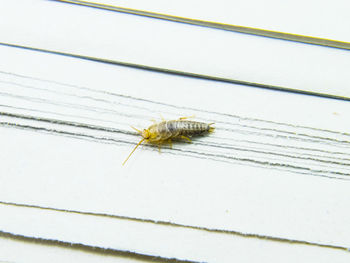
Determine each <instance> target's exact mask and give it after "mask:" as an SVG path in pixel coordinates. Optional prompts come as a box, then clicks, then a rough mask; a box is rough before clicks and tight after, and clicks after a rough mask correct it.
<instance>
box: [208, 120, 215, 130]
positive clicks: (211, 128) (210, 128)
mask: <svg viewBox="0 0 350 263" xmlns="http://www.w3.org/2000/svg"><path fill="white" fill-rule="evenodd" d="M213 124H215V123H214V122H212V123H209V124H208V125H209V132H213V131H214V130H215V127H211V126H210V125H213Z"/></svg>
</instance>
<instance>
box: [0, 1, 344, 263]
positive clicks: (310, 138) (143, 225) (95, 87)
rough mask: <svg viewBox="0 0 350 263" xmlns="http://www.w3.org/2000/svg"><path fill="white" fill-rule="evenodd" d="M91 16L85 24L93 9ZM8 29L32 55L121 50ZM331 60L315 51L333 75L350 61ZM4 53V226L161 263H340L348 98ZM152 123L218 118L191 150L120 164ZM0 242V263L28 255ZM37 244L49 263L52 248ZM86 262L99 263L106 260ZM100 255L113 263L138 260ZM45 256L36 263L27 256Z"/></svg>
mask: <svg viewBox="0 0 350 263" xmlns="http://www.w3.org/2000/svg"><path fill="white" fill-rule="evenodd" d="M9 3H10V2H9ZM31 3H35V5H37V7H38V8H37V9H32V10H37V12H39V13H40V12H44V11H45V12H47V14H46V15H48V14H49V13H50V11H49V10H51V9H50V8H48V6H51V5H52V7H53V6H55V5H56V4H55V3H50V2H40V1H32V2H31ZM23 4H24V5H25V4H27V2H25V3H24V2H23ZM9 5H13V4H12V2H11V3H10V4H9ZM39 7H40V8H39ZM57 8H58V9H56V6H55V12H54V13H52V14H51V15H52V16H51V18H52V20H55V19H54V17H57V16H59V14H60V12H62V10H66V11H67V13H66V15H67V17H66V18H67V20H65V21H66V22H67V21H69V16H70V15H72V16H74V14H76V10H77V9H76V8H73V7H69V8H67V7H63V6H62V4H60V5H59V7H58V6H57ZM61 8H62V9H61ZM66 8H67V9H66ZM56 10H58V11H57V13H56ZM59 10H60V11H59ZM79 10H85V9H79ZM88 10H89V11H87V12H88V13H89V15H87V16H86V18H87V17H90V18H91V17H93V16H94V14H95V15H96V14H98V13H99V12H97V11H93V10H91V9H88ZM33 12H36V11H33ZM82 12H83V13H82V17H84V12H85V11H82ZM33 14H34V13H31V15H30V16H32V15H33ZM41 15H42V14H41ZM108 16H109V15H106V17H108ZM1 17H3V16H1ZM38 17H40V15H38ZM11 19H12V18H11ZM103 19H105V16H104V15H103ZM128 19H129V18H128ZM38 20H40V18H39V19H38ZM9 21H10V20H9ZM11 21H12V22H11V24H8V25H6V26H4V25H3V28H5V29H6V30H4V32H5V33H4V35H3V36H4V39H5V38H7V41H10V40H11V41H14V40H16V41H18V43H21V44H28V43H29V42H30V43H31V44H33V45H34V46H35V47H38V46H40V45H41V44H43V46H45V47H51V45H52V47H53V46H55V45H56V47H60V44H62V45H64V46H66V47H67V48H70V47H72V46H73V47H74V46H75V47H79V48H81V50H83V49H84V48H86V49H85V51H87V52H88V53H89V54H93V52H97V51H98V52H106V53H105V54H106V56H107V55H108V56H109V55H110V54H112V53H110V52H111V50H113V52H115V54H116V55H118V56H119V52H117V51H118V48H115V49H112V48H110V49H106V50H104V46H103V44H101V42H99V43H98V41H96V42H95V44H92V45H91V43H88V42H84V39H81V38H79V37H77V38H75V40H78V42H75V40H74V36H69V37H67V38H65V39H60V38H61V37H62V35H61V33H58V32H62V31H61V30H63V29H64V28H65V30H69V29H68V28H67V27H62V28H60V25H57V27H55V28H54V29H55V30H56V29H57V31H55V30H52V32H44V33H43V32H42V31H40V33H39V31H38V33H36V32H34V31H35V30H34V31H31V30H32V29H33V28H35V27H34V24H35V23H34V24H31V23H32V22H33V21H35V19H32V18H31V19H28V24H31V25H30V26H28V27H27V29H28V30H29V29H30V30H29V31H25V30H27V29H23V30H24V31H22V32H26V33H23V34H17V33H16V32H17V31H16V30H13V31H12V34H10V32H11V30H10V29H14V28H16V27H17V24H16V23H15V22H14V21H15V20H11ZM130 21H131V20H130ZM85 22H86V21H85ZM124 22H125V21H124ZM48 23H49V22H48ZM68 23H69V22H67V24H68ZM124 25H125V24H124ZM45 26H47V25H43V27H45ZM106 27H107V26H106ZM51 29H53V28H51ZM83 31H84V30H83ZM18 32H19V31H18ZM67 32H69V31H66V34H68V33H67ZM71 32H74V30H72V31H71ZM55 33H56V35H55ZM40 35H41V36H46V38H42V37H40ZM53 35H55V38H51V37H50V36H53ZM23 36H26V37H23ZM38 36H39V37H38ZM56 37H57V38H56ZM97 38H98V37H97V36H95V37H94V39H97ZM113 39H114V38H113ZM68 40H69V41H68ZM85 40H86V39H85ZM124 40H125V39H124ZM1 41H3V40H1ZM26 41H27V42H26ZM60 41H61V42H60ZM82 42H84V43H82ZM277 42H280V41H277ZM112 43H114V42H110V43H109V44H110V45H111V44H112ZM125 43H129V44H130V45H129V46H127V45H126V46H124V47H123V52H124V53H125V54H127V53H128V52H129V55H130V54H132V53H133V52H135V49H133V46H132V45H131V42H129V40H128V41H126V42H125ZM142 43H143V42H142ZM150 43H151V42H150ZM282 43H284V42H282ZM77 44H80V46H79V45H77ZM94 45H95V46H94ZM97 45H100V46H99V48H97ZM293 45H299V44H295V43H293ZM291 46H292V45H291ZM317 49H318V47H317ZM75 50H78V49H75ZM174 50H175V49H174ZM322 50H323V51H324V50H326V51H325V52H330V53H332V52H335V53H333V54H336V53H337V52H340V51H334V50H333V49H325V48H322ZM323 51H322V52H323ZM90 52H91V53H90ZM178 52H180V50H178ZM175 53H176V51H174V54H175ZM330 53H329V54H328V55H326V56H325V57H332V59H334V61H335V62H339V63H338V64H337V63H335V64H334V65H332V66H331V68H332V69H333V70H334V69H335V68H334V66H335V65H337V67H338V65H342V66H346V65H347V64H346V63H347V61H346V60H345V59H344V58H346V57H344V56H342V57H341V58H340V57H337V55H335V56H333V55H331V54H330ZM95 54H97V53H95ZM113 54H114V53H113ZM133 54H136V53H133ZM337 54H338V55H340V53H337ZM344 54H345V53H344ZM147 55H149V54H147V52H144V55H141V53H139V54H138V55H137V56H135V57H134V58H135V62H138V63H144V62H142V61H141V60H142V59H144V57H145V56H147ZM0 57H1V58H2V59H1V60H0V112H1V115H0V124H1V127H0V145H2V150H1V151H0V160H1V165H0V182H1V184H0V210H1V212H0V213H1V215H5V216H2V219H0V231H2V232H1V233H11V234H12V235H18V236H28V237H29V238H30V237H32V238H44V239H50V240H59V241H62V242H66V243H79V244H83V245H86V246H88V247H102V248H106V247H108V248H110V249H112V250H116V251H131V252H132V253H135V254H139V255H151V256H152V255H153V256H160V257H161V258H160V259H158V260H159V261H160V262H163V261H164V260H165V259H166V258H175V259H177V260H190V261H194V262H203V261H205V262H232V258H233V257H236V259H237V260H240V261H242V262H245V261H246V262H256V261H258V260H259V261H266V262H267V261H268V262H271V261H275V262H277V261H281V260H283V261H286V260H289V262H292V261H293V262H295V261H296V260H301V259H302V258H305V257H307V258H308V259H310V261H311V262H329V260H331V259H333V260H334V261H336V262H346V261H348V259H349V257H350V254H349V253H348V252H347V251H346V250H345V249H348V248H349V247H350V239H349V237H350V227H349V225H350V212H349V209H348V207H349V205H350V201H349V200H350V191H349V187H350V185H349V184H350V182H349V175H350V172H349V168H348V167H349V163H350V147H349V141H350V134H349V127H350V121H349V118H348V116H347V115H348V112H349V111H350V104H349V102H346V101H338V100H330V99H324V98H317V97H311V96H305V95H296V94H288V93H282V92H276V91H269V90H262V89H256V88H249V87H246V86H240V85H232V84H225V83H219V82H213V81H206V80H199V79H194V78H185V77H180V76H171V75H166V74H161V73H155V72H148V71H145V70H137V69H132V68H126V67H120V66H112V65H106V64H100V63H96V62H88V61H83V60H79V59H74V58H67V57H62V56H57V55H50V54H43V53H39V52H33V51H28V50H20V49H15V48H10V47H4V46H0ZM109 58H110V57H109ZM126 58H128V59H129V58H132V56H129V57H126ZM185 58H186V59H188V60H186V61H187V63H188V64H187V65H189V67H196V66H197V65H200V63H199V62H198V61H197V60H192V59H193V57H189V56H185ZM157 59H159V61H161V60H162V61H166V59H164V58H162V55H161V53H159V54H158V55H157V56H154V61H157ZM257 60H258V59H257ZM149 61H151V60H149ZM179 61H180V60H179ZM305 61H306V60H305ZM177 63H178V62H177ZM280 63H281V64H283V66H284V67H286V68H290V69H291V70H294V69H295V68H293V64H288V63H285V62H282V60H281V61H280ZM312 63H314V62H312ZM342 63H345V64H342ZM288 65H289V66H288ZM310 65H311V64H308V66H310ZM324 65H326V63H325V64H324ZM323 70H324V69H323ZM337 70H338V68H337ZM339 70H340V71H339V76H340V77H339V78H338V79H337V82H334V83H336V84H337V85H338V84H341V85H338V87H342V88H339V89H338V91H339V90H340V91H341V92H345V93H346V92H347V89H346V88H344V87H346V85H345V84H346V78H347V76H345V75H342V74H343V73H344V72H345V70H346V69H344V68H342V67H339ZM321 71H322V70H321ZM218 72H221V71H220V70H219V71H218ZM266 72H267V71H266ZM266 72H265V71H263V72H260V73H261V75H265V73H266ZM322 72H323V71H322ZM246 73H247V72H246ZM247 74H248V73H247ZM315 74H316V73H315ZM318 74H319V73H318ZM247 76H248V75H247ZM249 76H252V75H249ZM288 76H289V77H290V79H292V77H291V76H290V75H288ZM308 76H309V75H308ZM335 76H336V74H333V73H332V71H330V73H329V75H328V77H330V78H334V80H335ZM342 76H343V77H344V78H342ZM252 77H253V76H252ZM281 79H282V77H281ZM312 80H314V81H319V80H317V79H312V77H310V79H309V81H310V82H311V81H312ZM300 81H301V82H303V81H304V80H300ZM301 82H300V83H301ZM313 83H314V82H313ZM303 84H305V83H304V82H303ZM291 85H292V83H291ZM337 85H335V86H337ZM345 93H342V94H345ZM159 114H162V115H163V116H164V117H165V118H177V117H179V116H189V115H193V114H194V115H196V118H197V119H198V120H204V121H207V122H212V121H213V122H215V123H216V124H215V126H216V131H215V133H213V134H211V135H210V136H207V137H202V138H198V139H196V140H194V143H193V144H186V143H177V144H174V147H173V149H169V148H166V147H165V148H164V149H163V153H162V154H160V155H159V154H158V152H157V149H154V148H152V147H147V146H144V147H142V148H140V149H138V151H136V152H135V154H134V155H133V156H132V158H131V159H130V160H129V162H128V163H127V165H126V166H125V167H122V166H121V163H122V161H123V160H124V159H125V157H126V156H127V155H128V154H129V152H130V151H131V149H132V147H133V145H134V144H135V143H136V142H137V141H138V140H139V137H138V136H136V135H135V134H134V131H133V130H132V129H131V128H130V125H133V126H137V127H140V128H142V127H146V126H147V125H149V124H150V123H151V122H150V121H149V120H150V119H151V118H159V117H160V115H159ZM1 202H2V203H1ZM4 202H5V203H6V202H10V203H14V204H16V203H17V204H19V205H17V206H16V205H6V204H5V203H4ZM23 205H27V206H29V207H24V206H23ZM30 206H39V207H40V206H41V207H48V208H52V210H43V209H40V208H33V207H32V208H30ZM55 209H56V210H55ZM58 210H72V211H75V212H74V213H68V212H64V211H58ZM84 213H85V214H84ZM86 213H88V214H86ZM93 214H105V215H106V216H105V217H101V216H96V215H93ZM116 216H117V217H123V218H124V219H123V220H121V219H117V218H116ZM134 219H136V220H134ZM145 220H146V221H147V222H144V221H145ZM163 223H167V224H163ZM53 226H54V227H53ZM73 230H74V231H73ZM87 230H88V231H87ZM217 230H220V231H221V230H222V231H223V232H218V231H217ZM89 234H91V235H89ZM118 234H119V235H118ZM246 235H249V236H250V237H247V236H246ZM182 236H186V237H187V238H186V239H182V238H181V237H182ZM1 238H2V239H1V241H0V242H2V243H3V244H5V246H4V247H3V249H5V250H6V253H7V254H6V255H7V256H6V257H3V258H1V257H0V260H8V261H13V262H21V261H22V260H23V258H20V257H16V256H14V255H13V254H12V257H10V253H9V251H11V249H8V250H7V249H6V248H10V247H11V248H12V249H13V247H22V248H23V249H24V250H25V251H28V250H31V248H32V247H33V243H30V244H29V243H28V242H26V244H23V242H24V241H23V240H21V241H20V240H17V241H14V240H12V241H11V242H10V241H9V242H7V241H4V236H1ZM264 238H266V240H265V239H264ZM276 239H279V240H280V241H277V240H276ZM184 240H185V241H184ZM22 241H23V242H22ZM290 241H292V242H294V243H289V242H290ZM306 243H309V245H307V244H306ZM198 244H200V245H198ZM185 245H187V246H186V248H185V249H184V246H185ZM25 247H26V248H25ZM331 247H335V248H338V249H335V248H331ZM36 248H37V246H36ZM73 249H74V248H73ZM44 250H45V253H43V255H46V253H50V252H48V251H51V250H50V249H48V248H45V249H44V248H43V251H44ZM228 250H230V253H232V254H228V253H227V251H228ZM0 251H1V250H0ZM32 251H37V250H35V249H34V250H32ZM59 251H61V252H59ZM194 251H195V252H194ZM244 251H246V252H247V253H244ZM250 251H255V252H256V253H255V254H254V253H249V252H250ZM80 252H81V251H80ZM26 253H27V252H26ZM33 253H35V252H33ZM57 253H58V254H59V255H61V257H62V258H64V257H65V255H67V253H68V252H67V250H66V249H65V248H62V247H61V248H57ZM84 253H89V252H81V253H78V254H79V255H77V257H79V258H80V259H81V260H83V258H84ZM29 254H30V253H29V252H28V254H27V255H29ZM247 254H249V255H247ZM94 256H95V257H96V260H98V258H100V257H101V258H104V257H105V256H106V255H102V254H101V255H98V253H97V254H96V253H94ZM110 256H111V257H113V258H116V259H115V260H118V261H117V262H129V261H132V260H133V259H132V257H131V259H129V258H127V259H125V258H124V257H123V258H118V257H117V256H116V255H110ZM43 258H44V256H43V257H42V258H41V259H40V258H38V257H37V256H36V257H31V259H32V262H34V261H36V262H39V260H43ZM58 258H59V257H58ZM117 258H118V259H117ZM27 259H28V260H30V256H28V258H27ZM34 259H35V260H34ZM93 260H94V259H92V258H91V262H93ZM137 260H139V261H141V262H147V261H148V260H152V259H150V258H147V257H146V258H144V257H142V258H138V259H137ZM322 260H323V261H322Z"/></svg>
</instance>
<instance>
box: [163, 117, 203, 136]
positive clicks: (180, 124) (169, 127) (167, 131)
mask: <svg viewBox="0 0 350 263" xmlns="http://www.w3.org/2000/svg"><path fill="white" fill-rule="evenodd" d="M209 129H210V126H209V125H208V124H207V123H203V122H196V121H183V120H172V121H163V122H161V123H159V124H158V133H159V134H160V135H161V137H162V139H169V138H175V137H179V136H181V135H183V136H193V135H200V134H202V133H204V132H208V131H209Z"/></svg>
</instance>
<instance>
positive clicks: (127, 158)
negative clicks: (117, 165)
mask: <svg viewBox="0 0 350 263" xmlns="http://www.w3.org/2000/svg"><path fill="white" fill-rule="evenodd" d="M144 140H146V139H145V138H143V139H142V140H141V141H139V143H138V144H137V145H136V146H135V148H134V149H133V150H132V152H131V153H130V154H129V156H128V158H126V159H125V161H124V162H123V165H124V164H125V163H126V161H127V160H129V158H130V156H131V155H132V154H133V153H134V151H135V150H136V148H137V147H139V146H140V144H141V143H142V142H143V141H144Z"/></svg>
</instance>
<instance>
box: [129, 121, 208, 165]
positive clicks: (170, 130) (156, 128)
mask: <svg viewBox="0 0 350 263" xmlns="http://www.w3.org/2000/svg"><path fill="white" fill-rule="evenodd" d="M186 119H187V117H182V118H180V119H178V120H171V121H165V120H163V121H161V122H159V123H155V124H153V125H151V126H149V127H148V129H144V130H143V131H140V130H138V129H136V128H134V127H132V128H133V129H135V130H136V131H137V132H138V133H140V135H141V136H142V137H143V138H142V139H141V141H140V142H139V143H138V144H137V145H136V146H135V148H134V149H133V150H132V152H131V153H130V154H129V156H128V157H127V158H126V160H125V161H124V162H123V165H124V164H125V163H126V161H127V160H128V159H129V158H130V156H131V155H132V154H133V152H134V151H135V150H136V148H137V147H138V146H140V144H141V143H142V142H144V141H146V142H148V143H152V144H157V145H158V147H159V149H160V145H161V144H164V143H169V144H170V146H171V145H172V140H173V139H185V140H188V141H189V142H191V139H190V138H189V137H192V136H196V135H201V134H204V133H207V132H212V131H213V130H214V127H211V126H210V125H212V124H214V123H209V124H207V123H204V122H197V121H188V120H186Z"/></svg>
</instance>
